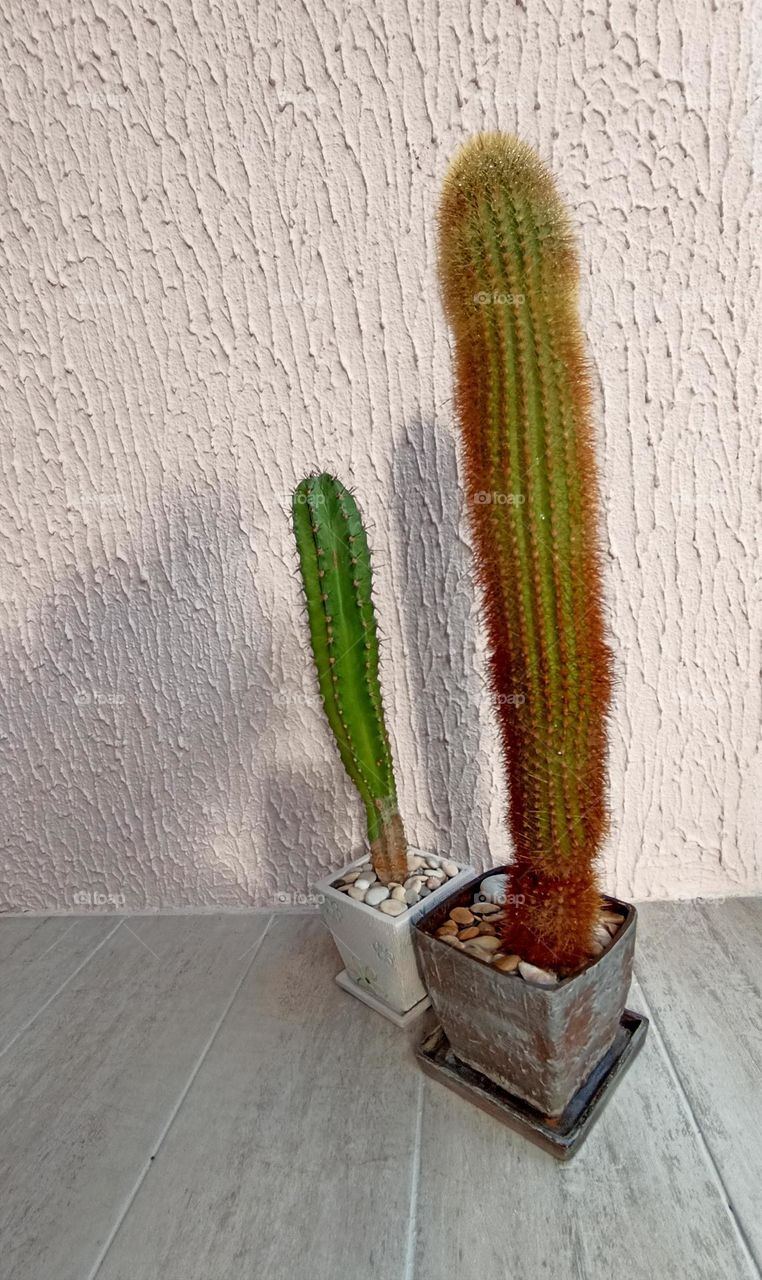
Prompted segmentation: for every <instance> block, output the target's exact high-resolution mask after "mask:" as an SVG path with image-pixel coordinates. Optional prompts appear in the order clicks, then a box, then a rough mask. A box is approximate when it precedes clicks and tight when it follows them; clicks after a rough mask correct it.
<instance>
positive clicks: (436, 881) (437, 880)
mask: <svg viewBox="0 0 762 1280" xmlns="http://www.w3.org/2000/svg"><path fill="white" fill-rule="evenodd" d="M443 884H444V880H442V878H441V876H429V878H428V880H427V881H426V887H427V889H431V892H432V893H433V892H434V890H435V889H441V888H442V885H443Z"/></svg>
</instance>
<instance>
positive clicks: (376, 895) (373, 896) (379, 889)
mask: <svg viewBox="0 0 762 1280" xmlns="http://www.w3.org/2000/svg"><path fill="white" fill-rule="evenodd" d="M388 897H389V890H388V889H387V887H386V885H385V884H372V885H371V886H370V888H369V889H368V892H367V893H366V894H365V902H366V905H367V906H369V907H378V906H380V905H381V903H382V902H385V901H386V899H387V898H388Z"/></svg>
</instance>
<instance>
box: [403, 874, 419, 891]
mask: <svg viewBox="0 0 762 1280" xmlns="http://www.w3.org/2000/svg"><path fill="white" fill-rule="evenodd" d="M422 884H423V880H422V878H421V876H410V879H409V880H406V881H405V888H406V889H412V890H413V892H414V893H420V892H421V886H422Z"/></svg>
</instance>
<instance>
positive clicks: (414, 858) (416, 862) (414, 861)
mask: <svg viewBox="0 0 762 1280" xmlns="http://www.w3.org/2000/svg"><path fill="white" fill-rule="evenodd" d="M407 865H408V870H409V871H418V869H419V868H420V867H422V866H424V865H425V864H424V861H423V858H419V857H418V855H417V854H416V853H414V854H411V855H409V856H408V860H407Z"/></svg>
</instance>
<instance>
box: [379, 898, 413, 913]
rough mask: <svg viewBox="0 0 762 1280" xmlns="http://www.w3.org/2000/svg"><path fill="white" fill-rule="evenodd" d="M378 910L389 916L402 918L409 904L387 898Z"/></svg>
mask: <svg viewBox="0 0 762 1280" xmlns="http://www.w3.org/2000/svg"><path fill="white" fill-rule="evenodd" d="M378 909H379V911H383V912H384V913H385V915H387V916H401V915H402V912H403V911H407V904H406V903H404V902H398V901H397V899H396V898H387V899H386V902H382V903H381V906H380V907H379V908H378Z"/></svg>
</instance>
